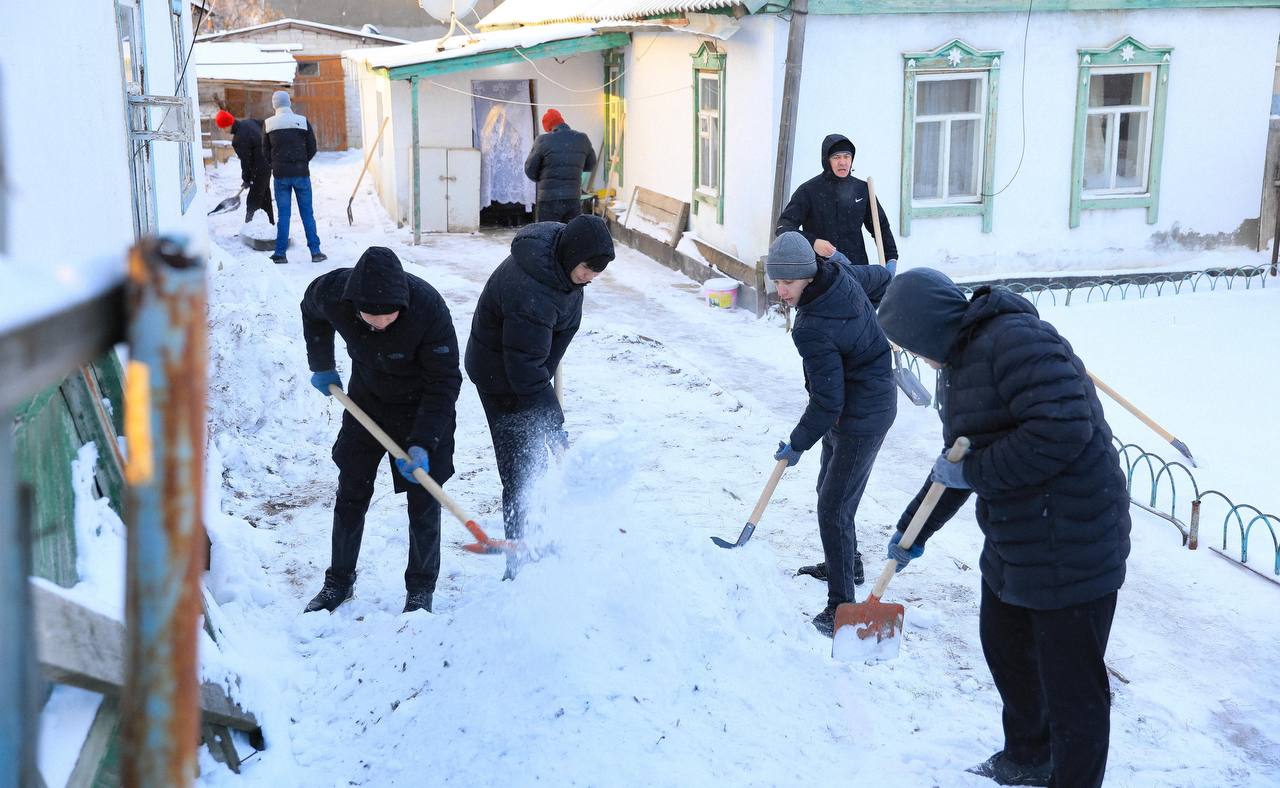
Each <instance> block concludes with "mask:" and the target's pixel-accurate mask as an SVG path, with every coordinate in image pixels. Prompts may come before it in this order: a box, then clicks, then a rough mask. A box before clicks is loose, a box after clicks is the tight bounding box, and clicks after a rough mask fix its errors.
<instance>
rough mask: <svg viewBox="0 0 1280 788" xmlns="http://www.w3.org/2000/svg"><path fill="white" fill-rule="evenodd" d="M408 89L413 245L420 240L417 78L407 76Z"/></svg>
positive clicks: (420, 173) (420, 177)
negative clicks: (411, 116)
mask: <svg viewBox="0 0 1280 788" xmlns="http://www.w3.org/2000/svg"><path fill="white" fill-rule="evenodd" d="M409 89H410V90H411V91H412V92H413V96H412V98H411V99H410V105H411V106H412V107H413V112H412V114H413V245H414V246H417V245H418V243H419V242H421V240H422V166H421V163H420V162H419V161H418V157H419V155H420V154H419V152H418V78H417V77H410V78H409Z"/></svg>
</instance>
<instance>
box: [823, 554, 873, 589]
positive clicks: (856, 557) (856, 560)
mask: <svg viewBox="0 0 1280 788" xmlns="http://www.w3.org/2000/svg"><path fill="white" fill-rule="evenodd" d="M823 568H824V569H825V568H826V567H823ZM865 582H867V577H866V575H864V574H863V573H862V553H859V552H858V551H857V550H854V551H853V584H854V585H855V586H860V585H862V584H863V583H865Z"/></svg>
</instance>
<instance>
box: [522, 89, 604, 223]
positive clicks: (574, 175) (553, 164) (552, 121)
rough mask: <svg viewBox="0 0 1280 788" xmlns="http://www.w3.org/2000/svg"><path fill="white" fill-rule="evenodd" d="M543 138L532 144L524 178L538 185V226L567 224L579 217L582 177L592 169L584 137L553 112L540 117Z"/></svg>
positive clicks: (588, 143) (591, 152) (591, 151)
mask: <svg viewBox="0 0 1280 788" xmlns="http://www.w3.org/2000/svg"><path fill="white" fill-rule="evenodd" d="M542 128H543V130H544V131H546V132H547V133H546V134H542V135H539V136H538V138H537V139H536V140H534V141H533V149H532V150H531V151H529V157H528V158H527V159H525V162H524V174H525V175H527V176H529V180H531V181H535V182H537V184H538V213H537V216H536V219H537V221H539V222H567V221H569V220H570V219H572V218H573V217H575V216H578V215H579V214H581V213H582V173H584V172H590V171H591V170H593V169H595V166H596V152H595V150H594V149H593V148H592V147H591V140H590V139H589V138H588V137H587V135H586V134H583V133H582V132H580V131H574V130H573V129H571V128H569V124H568V123H565V122H564V117H563V116H562V115H561V114H560V111H559V110H557V109H549V110H547V111H546V113H545V114H544V115H543V116H542Z"/></svg>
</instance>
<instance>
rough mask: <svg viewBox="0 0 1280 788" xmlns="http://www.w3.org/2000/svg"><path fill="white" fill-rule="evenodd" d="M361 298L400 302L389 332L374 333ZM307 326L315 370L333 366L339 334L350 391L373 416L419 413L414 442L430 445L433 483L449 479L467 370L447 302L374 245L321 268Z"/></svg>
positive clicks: (310, 295) (305, 308)
mask: <svg viewBox="0 0 1280 788" xmlns="http://www.w3.org/2000/svg"><path fill="white" fill-rule="evenodd" d="M358 303H379V304H396V305H399V306H401V307H402V308H401V310H400V316H399V317H397V318H396V320H395V322H393V323H392V324H391V325H390V326H388V327H387V329H386V330H385V331H374V330H373V329H372V328H371V327H370V326H369V324H368V323H365V322H364V321H363V320H361V319H360V315H359V310H358V309H357V307H356V304H358ZM302 332H303V336H304V337H305V338H306V341H307V364H308V366H309V367H310V368H311V370H312V371H313V372H320V371H323V370H330V369H335V368H336V365H335V364H334V357H333V336H334V333H335V332H336V333H338V334H341V335H342V339H343V341H344V342H346V345H347V353H348V355H350V356H351V380H350V382H349V384H348V387H347V389H348V394H350V396H351V398H352V399H353V400H355V402H356V404H357V405H359V406H360V407H362V408H364V409H365V410H366V411H368V412H369V415H370V416H372V417H373V419H374V420H375V421H380V420H395V421H402V420H403V418H402V414H403V413H404V412H405V411H406V410H408V411H416V415H415V416H414V417H413V429H412V432H411V434H410V438H409V443H410V444H411V445H416V446H422V447H423V448H425V449H426V450H427V452H428V454H429V455H430V459H431V476H432V477H433V478H434V479H435V480H436V481H438V482H441V483H443V482H444V480H445V479H448V478H449V476H450V475H451V474H452V472H453V432H454V425H455V403H456V402H457V401H458V392H459V390H460V389H461V388H462V373H461V372H460V370H459V369H458V340H457V335H456V334H455V333H454V330H453V321H452V319H451V318H450V315H449V307H448V306H447V305H446V304H445V302H444V299H443V298H441V297H440V294H439V293H438V292H436V290H435V288H433V287H432V286H431V285H429V284H427V283H426V282H424V281H423V280H421V279H419V278H418V277H416V276H412V275H410V274H407V273H405V271H404V269H403V268H402V267H401V265H400V261H399V260H398V259H397V258H396V256H395V254H394V253H393V252H391V250H389V249H385V248H383V247H380V246H374V247H371V248H370V249H369V250H368V251H366V252H365V253H364V255H362V256H361V257H360V260H359V262H357V263H356V265H355V267H354V268H339V269H338V270H336V271H330V272H329V273H327V274H322V275H321V276H319V277H317V278H316V279H315V280H314V281H313V282H312V283H311V284H310V285H309V286H308V287H307V291H306V294H305V295H304V296H303V298H302Z"/></svg>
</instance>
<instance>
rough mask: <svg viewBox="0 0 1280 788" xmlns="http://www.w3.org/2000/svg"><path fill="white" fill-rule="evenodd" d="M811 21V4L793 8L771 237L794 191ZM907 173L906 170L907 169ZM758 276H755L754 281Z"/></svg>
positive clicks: (799, 2)
mask: <svg viewBox="0 0 1280 788" xmlns="http://www.w3.org/2000/svg"><path fill="white" fill-rule="evenodd" d="M808 18H809V3H808V2H807V0H794V2H793V3H792V4H791V22H790V23H789V26H788V28H787V60H786V63H784V64H783V76H782V109H781V111H780V112H779V113H778V114H779V117H778V152H777V154H776V159H775V162H774V170H773V210H771V211H770V212H769V236H768V237H770V238H772V237H773V236H774V234H775V231H776V230H777V227H778V217H779V216H780V215H781V214H782V208H783V206H784V205H785V204H786V202H787V198H788V192H790V191H791V169H792V151H793V150H794V148H795V145H794V144H793V143H794V142H795V127H796V112H797V110H798V108H799V103H800V102H799V93H800V75H801V73H802V70H803V67H804V34H805V22H806V20H808ZM904 169H905V168H904ZM754 274H755V272H754V271H753V272H752V276H753V277H754Z"/></svg>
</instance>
